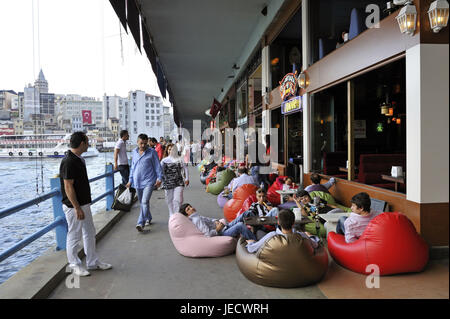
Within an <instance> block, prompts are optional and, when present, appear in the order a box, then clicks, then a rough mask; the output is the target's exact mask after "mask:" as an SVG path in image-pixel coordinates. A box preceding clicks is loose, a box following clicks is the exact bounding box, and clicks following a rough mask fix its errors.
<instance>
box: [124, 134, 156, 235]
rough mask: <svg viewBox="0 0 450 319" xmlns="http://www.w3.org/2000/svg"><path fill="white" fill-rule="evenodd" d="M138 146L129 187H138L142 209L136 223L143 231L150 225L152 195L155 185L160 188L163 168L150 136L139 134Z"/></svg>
mask: <svg viewBox="0 0 450 319" xmlns="http://www.w3.org/2000/svg"><path fill="white" fill-rule="evenodd" d="M137 145H138V147H137V148H135V149H134V150H133V153H132V154H133V159H132V162H131V170H130V179H129V181H128V184H127V187H131V186H133V187H134V188H136V191H137V194H138V199H139V203H140V204H141V211H140V214H139V219H138V222H137V225H136V229H137V230H138V231H139V232H142V230H143V229H144V227H145V226H148V225H150V223H151V221H152V214H151V213H150V197H151V196H152V192H153V187H155V188H158V187H159V186H160V185H161V181H162V170H161V165H160V163H159V158H158V154H157V153H156V151H155V150H154V149H153V148H151V147H149V145H148V136H147V135H146V134H139V136H138V140H137Z"/></svg>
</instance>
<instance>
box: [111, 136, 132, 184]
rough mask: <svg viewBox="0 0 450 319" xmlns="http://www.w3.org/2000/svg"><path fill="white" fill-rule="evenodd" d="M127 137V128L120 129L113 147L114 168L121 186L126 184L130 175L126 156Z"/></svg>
mask: <svg viewBox="0 0 450 319" xmlns="http://www.w3.org/2000/svg"><path fill="white" fill-rule="evenodd" d="M129 138H130V136H129V135H128V131H127V130H122V131H120V139H119V140H118V141H117V143H116V146H115V148H114V170H115V171H117V170H119V172H120V175H121V176H122V185H123V186H125V185H127V183H128V179H129V177H130V165H129V164H128V157H127V141H128V140H129Z"/></svg>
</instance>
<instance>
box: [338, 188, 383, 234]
mask: <svg viewBox="0 0 450 319" xmlns="http://www.w3.org/2000/svg"><path fill="white" fill-rule="evenodd" d="M350 202H351V203H352V207H351V209H352V213H351V214H350V216H349V217H345V216H342V217H341V218H339V221H338V224H337V227H336V233H338V234H341V235H345V241H346V242H347V243H351V242H354V241H355V240H357V239H358V238H359V237H360V236H361V235H362V233H363V232H364V230H365V229H366V227H367V225H368V224H369V222H370V221H371V220H372V219H373V218H374V217H375V216H377V215H378V214H379V212H376V211H374V210H371V209H370V197H369V194H367V193H358V194H356V195H355V196H353V197H352V199H351V200H350Z"/></svg>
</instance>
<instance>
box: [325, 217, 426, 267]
mask: <svg viewBox="0 0 450 319" xmlns="http://www.w3.org/2000/svg"><path fill="white" fill-rule="evenodd" d="M328 251H329V252H330V255H331V256H332V257H333V259H334V260H335V261H336V262H337V263H339V264H340V265H342V266H343V267H345V268H348V269H350V270H352V271H355V272H358V273H361V274H368V273H373V270H368V271H367V272H366V267H367V265H370V264H375V265H377V266H378V267H379V269H380V273H379V274H380V275H392V274H399V273H407V272H418V271H421V270H423V269H424V267H425V266H426V264H427V262H428V245H427V244H426V242H425V241H424V240H423V239H422V237H420V235H419V234H418V233H417V232H416V229H415V228H414V225H413V224H412V222H411V221H410V220H409V219H408V218H407V217H406V216H405V215H403V214H402V213H398V212H395V213H382V214H380V215H378V216H376V217H375V218H374V219H372V220H371V221H370V223H369V225H367V228H366V230H365V231H364V233H363V234H362V235H361V237H360V238H359V239H358V240H356V241H354V242H352V243H350V244H348V243H346V242H345V237H344V236H343V235H338V234H336V233H335V232H330V233H329V234H328Z"/></svg>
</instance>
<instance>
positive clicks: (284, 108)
mask: <svg viewBox="0 0 450 319" xmlns="http://www.w3.org/2000/svg"><path fill="white" fill-rule="evenodd" d="M297 111H303V107H302V97H301V96H296V97H294V98H293V99H290V100H288V101H286V102H283V103H281V113H282V114H288V113H293V112H297Z"/></svg>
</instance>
